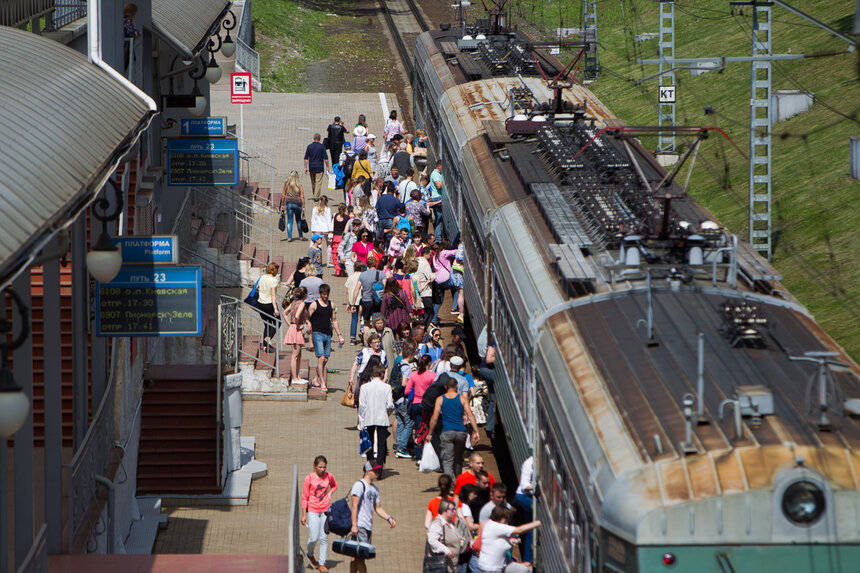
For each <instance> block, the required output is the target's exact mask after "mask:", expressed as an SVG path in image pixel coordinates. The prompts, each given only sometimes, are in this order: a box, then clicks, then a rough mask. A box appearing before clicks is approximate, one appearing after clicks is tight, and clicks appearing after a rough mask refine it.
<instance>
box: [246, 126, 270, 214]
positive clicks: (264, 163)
mask: <svg viewBox="0 0 860 573" xmlns="http://www.w3.org/2000/svg"><path fill="white" fill-rule="evenodd" d="M237 139H238V140H239V143H240V149H241V150H242V151H241V152H240V153H239V159H240V161H241V163H240V165H239V171H240V173H239V175H240V176H241V177H244V178H245V180H246V181H251V180H252V179H255V180H257V181H261V180H263V177H264V176H265V177H267V178H268V183H269V189H270V190H272V191H274V189H275V173H277V171H278V168H277V167H276V166H275V158H274V154H272V153H267V152H266V151H264V150H262V149H260V148H259V147H257V146H256V145H254V144H253V143H250V142H249V141H248V140H246V139H244V138H241V137H238V138H237ZM252 166H254V167H255V170H254V171H253V172H252V171H251V167H252ZM258 170H259V171H260V173H258V172H257V171H258ZM268 206H271V205H268Z"/></svg>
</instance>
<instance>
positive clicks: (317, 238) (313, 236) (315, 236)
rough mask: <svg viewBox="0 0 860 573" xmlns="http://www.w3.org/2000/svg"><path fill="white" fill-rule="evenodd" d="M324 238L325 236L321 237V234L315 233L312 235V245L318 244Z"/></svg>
mask: <svg viewBox="0 0 860 573" xmlns="http://www.w3.org/2000/svg"><path fill="white" fill-rule="evenodd" d="M322 237H323V236H322V235H320V234H319V233H314V234H313V235H311V243H316V242H317V241H319V240H320V239H322Z"/></svg>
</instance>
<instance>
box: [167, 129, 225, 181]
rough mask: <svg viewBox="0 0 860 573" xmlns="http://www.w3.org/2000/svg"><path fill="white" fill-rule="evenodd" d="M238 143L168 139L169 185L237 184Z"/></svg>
mask: <svg viewBox="0 0 860 573" xmlns="http://www.w3.org/2000/svg"><path fill="white" fill-rule="evenodd" d="M238 183H239V142H238V140H236V139H186V138H173V139H168V140H167V184H168V185H221V186H229V185H237V184H238Z"/></svg>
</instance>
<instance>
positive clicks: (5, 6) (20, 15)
mask: <svg viewBox="0 0 860 573" xmlns="http://www.w3.org/2000/svg"><path fill="white" fill-rule="evenodd" d="M86 15H87V5H86V3H85V2H82V1H81V0H3V1H2V2H0V25H2V26H10V27H13V28H18V27H21V26H25V25H27V24H29V23H33V24H34V28H35V29H41V30H45V31H52V30H58V29H60V28H62V27H63V26H65V25H66V24H70V23H72V22H74V21H75V20H78V19H80V18H84V17H86ZM42 18H44V19H45V21H44V22H42V23H40V22H39V21H40V20H41V19H42Z"/></svg>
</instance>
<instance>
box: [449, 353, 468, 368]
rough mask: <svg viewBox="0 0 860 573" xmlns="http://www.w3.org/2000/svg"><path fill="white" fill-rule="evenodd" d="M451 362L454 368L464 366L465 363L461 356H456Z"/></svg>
mask: <svg viewBox="0 0 860 573" xmlns="http://www.w3.org/2000/svg"><path fill="white" fill-rule="evenodd" d="M449 362H450V363H451V364H452V365H454V366H462V365H463V364H464V363H465V361H464V360H463V358H462V357H460V356H457V355H456V354H455V355H454V356H452V357H451V360H449Z"/></svg>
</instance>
